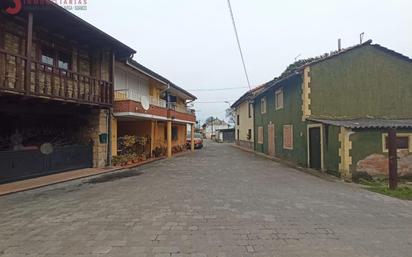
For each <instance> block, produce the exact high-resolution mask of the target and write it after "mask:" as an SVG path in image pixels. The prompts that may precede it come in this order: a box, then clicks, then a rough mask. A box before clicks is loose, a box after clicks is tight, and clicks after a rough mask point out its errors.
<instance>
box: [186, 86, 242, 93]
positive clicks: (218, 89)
mask: <svg viewBox="0 0 412 257" xmlns="http://www.w3.org/2000/svg"><path fill="white" fill-rule="evenodd" d="M245 88H248V87H226V88H197V89H187V90H188V91H199V92H200V91H225V90H235V89H245Z"/></svg>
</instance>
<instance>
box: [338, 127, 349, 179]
mask: <svg viewBox="0 0 412 257" xmlns="http://www.w3.org/2000/svg"><path fill="white" fill-rule="evenodd" d="M351 134H352V131H351V129H349V128H345V127H341V128H340V133H339V142H340V148H339V157H340V162H339V172H340V174H341V176H342V178H344V179H347V180H352V174H351V172H350V165H351V164H352V157H351V154H350V151H351V150H352V142H351V140H350V138H349V137H350V135H351Z"/></svg>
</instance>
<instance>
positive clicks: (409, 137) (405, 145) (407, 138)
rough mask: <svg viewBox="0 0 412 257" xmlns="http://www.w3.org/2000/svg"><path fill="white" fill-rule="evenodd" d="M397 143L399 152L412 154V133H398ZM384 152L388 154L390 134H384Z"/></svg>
mask: <svg viewBox="0 0 412 257" xmlns="http://www.w3.org/2000/svg"><path fill="white" fill-rule="evenodd" d="M396 143H397V144H396V145H397V149H398V152H399V151H404V150H407V151H409V152H412V133H396ZM382 151H383V152H384V153H387V152H388V133H383V134H382Z"/></svg>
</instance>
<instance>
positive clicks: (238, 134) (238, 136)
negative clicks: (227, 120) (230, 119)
mask: <svg viewBox="0 0 412 257" xmlns="http://www.w3.org/2000/svg"><path fill="white" fill-rule="evenodd" d="M237 140H240V132H239V130H237Z"/></svg>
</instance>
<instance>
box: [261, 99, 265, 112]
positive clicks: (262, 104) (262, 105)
mask: <svg viewBox="0 0 412 257" xmlns="http://www.w3.org/2000/svg"><path fill="white" fill-rule="evenodd" d="M260 112H261V113H262V114H264V113H266V97H263V98H262V99H260Z"/></svg>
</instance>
